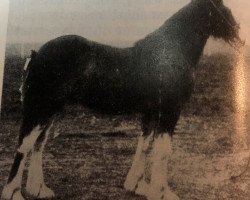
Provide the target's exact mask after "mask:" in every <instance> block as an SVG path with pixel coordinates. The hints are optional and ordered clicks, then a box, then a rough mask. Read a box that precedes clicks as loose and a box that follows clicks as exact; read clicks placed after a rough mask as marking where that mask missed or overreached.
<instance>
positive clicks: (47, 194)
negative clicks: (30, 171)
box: [26, 183, 55, 199]
mask: <svg viewBox="0 0 250 200" xmlns="http://www.w3.org/2000/svg"><path fill="white" fill-rule="evenodd" d="M26 192H27V193H28V194H29V195H30V196H32V197H36V198H39V199H47V198H53V197H54V196H55V193H54V192H53V191H52V190H51V189H50V188H48V187H47V186H46V185H45V184H44V183H43V184H42V185H41V187H40V188H30V187H27V188H26Z"/></svg>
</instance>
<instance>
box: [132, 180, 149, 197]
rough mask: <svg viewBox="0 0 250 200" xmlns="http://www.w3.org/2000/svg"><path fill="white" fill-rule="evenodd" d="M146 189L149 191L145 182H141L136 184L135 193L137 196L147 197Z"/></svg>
mask: <svg viewBox="0 0 250 200" xmlns="http://www.w3.org/2000/svg"><path fill="white" fill-rule="evenodd" d="M148 189H149V184H148V183H147V182H146V181H145V180H141V181H139V182H138V184H137V188H136V190H135V193H136V194H138V195H144V196H147V192H148Z"/></svg>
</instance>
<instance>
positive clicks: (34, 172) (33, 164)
mask: <svg viewBox="0 0 250 200" xmlns="http://www.w3.org/2000/svg"><path fill="white" fill-rule="evenodd" d="M51 126H52V124H49V125H47V126H46V127H45V129H44V130H43V131H42V133H41V134H40V136H39V137H38V138H37V141H36V143H35V145H34V148H33V149H32V153H31V157H30V166H29V169H28V178H27V183H26V191H27V192H28V193H29V194H30V195H32V196H34V197H37V198H51V197H53V196H55V194H54V192H53V191H52V190H51V189H50V188H48V187H47V186H46V184H45V183H44V177H43V169H42V166H43V164H42V157H43V155H42V154H43V150H44V147H45V144H46V142H47V138H48V135H49V131H50V128H51Z"/></svg>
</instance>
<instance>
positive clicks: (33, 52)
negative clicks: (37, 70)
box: [30, 50, 37, 59]
mask: <svg viewBox="0 0 250 200" xmlns="http://www.w3.org/2000/svg"><path fill="white" fill-rule="evenodd" d="M36 55H37V52H36V51H35V50H31V54H30V58H31V59H33V58H35V57H36Z"/></svg>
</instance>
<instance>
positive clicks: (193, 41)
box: [159, 6, 209, 65]
mask: <svg viewBox="0 0 250 200" xmlns="http://www.w3.org/2000/svg"><path fill="white" fill-rule="evenodd" d="M208 23H209V14H206V13H205V12H204V11H200V9H197V8H192V7H191V6H189V7H188V6H187V7H186V8H183V9H182V10H181V11H179V12H178V13H177V14H176V15H174V16H173V17H172V18H170V19H169V20H168V21H166V22H165V24H164V25H163V26H162V27H161V28H160V29H159V31H161V32H163V37H165V39H166V41H170V42H171V43H172V44H176V48H177V49H178V50H180V51H181V53H182V54H183V56H184V57H185V58H186V59H187V60H189V62H190V64H191V65H196V64H197V63H198V61H199V58H200V56H201V54H202V52H203V49H204V47H205V44H206V42H207V39H208V38H209V28H208ZM166 45H168V44H167V43H166Z"/></svg>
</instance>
